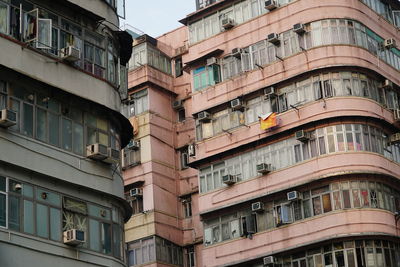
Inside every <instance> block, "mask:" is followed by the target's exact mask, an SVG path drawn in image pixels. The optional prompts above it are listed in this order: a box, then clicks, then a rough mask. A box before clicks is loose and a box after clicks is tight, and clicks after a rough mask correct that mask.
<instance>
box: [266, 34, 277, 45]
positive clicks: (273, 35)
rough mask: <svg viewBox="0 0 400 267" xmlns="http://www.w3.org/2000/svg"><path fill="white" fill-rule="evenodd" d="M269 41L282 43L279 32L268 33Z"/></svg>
mask: <svg viewBox="0 0 400 267" xmlns="http://www.w3.org/2000/svg"><path fill="white" fill-rule="evenodd" d="M267 41H268V42H270V43H272V44H274V45H278V44H279V43H280V40H279V34H277V33H270V34H268V36H267Z"/></svg>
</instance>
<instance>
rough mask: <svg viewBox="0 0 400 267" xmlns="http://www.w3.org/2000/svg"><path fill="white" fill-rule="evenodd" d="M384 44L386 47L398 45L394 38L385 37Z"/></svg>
mask: <svg viewBox="0 0 400 267" xmlns="http://www.w3.org/2000/svg"><path fill="white" fill-rule="evenodd" d="M383 46H384V47H385V48H386V49H390V48H395V47H396V40H395V39H393V38H389V39H385V40H384V41H383Z"/></svg>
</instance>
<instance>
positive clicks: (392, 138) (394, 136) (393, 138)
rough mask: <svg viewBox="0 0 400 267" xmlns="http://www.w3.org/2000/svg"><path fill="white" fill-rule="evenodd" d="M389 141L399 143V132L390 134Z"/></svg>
mask: <svg viewBox="0 0 400 267" xmlns="http://www.w3.org/2000/svg"><path fill="white" fill-rule="evenodd" d="M390 143H392V144H397V143H400V133H395V134H392V135H391V136H390Z"/></svg>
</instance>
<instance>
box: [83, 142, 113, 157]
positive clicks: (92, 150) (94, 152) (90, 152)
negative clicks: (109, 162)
mask: <svg viewBox="0 0 400 267" xmlns="http://www.w3.org/2000/svg"><path fill="white" fill-rule="evenodd" d="M86 157H87V158H90V159H94V160H104V159H106V158H107V157H108V148H107V146H105V145H102V144H93V145H88V146H87V147H86Z"/></svg>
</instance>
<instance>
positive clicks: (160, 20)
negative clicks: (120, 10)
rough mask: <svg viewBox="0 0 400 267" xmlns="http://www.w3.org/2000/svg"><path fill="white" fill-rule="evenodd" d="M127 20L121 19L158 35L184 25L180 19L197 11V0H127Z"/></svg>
mask: <svg viewBox="0 0 400 267" xmlns="http://www.w3.org/2000/svg"><path fill="white" fill-rule="evenodd" d="M125 2H126V20H125V21H124V20H122V21H121V25H122V24H124V22H125V23H127V24H129V25H131V26H133V27H135V28H137V29H139V30H141V31H143V32H144V33H146V34H148V35H150V36H152V37H158V36H160V35H162V34H164V33H166V32H169V31H171V30H173V29H176V28H178V27H180V26H183V25H182V24H181V23H179V22H178V20H180V19H183V18H184V17H186V15H188V14H190V13H192V12H194V11H196V3H195V0H145V1H143V0H126V1H125Z"/></svg>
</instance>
